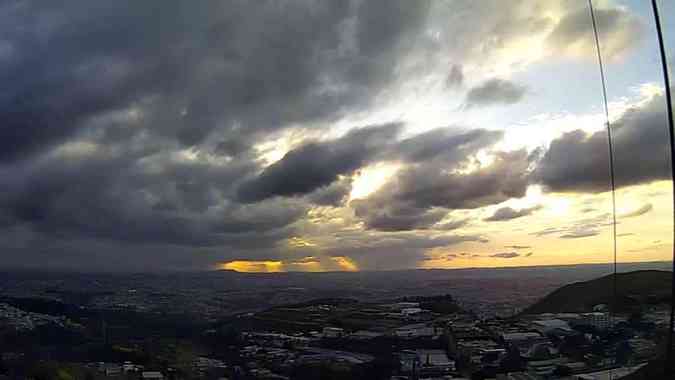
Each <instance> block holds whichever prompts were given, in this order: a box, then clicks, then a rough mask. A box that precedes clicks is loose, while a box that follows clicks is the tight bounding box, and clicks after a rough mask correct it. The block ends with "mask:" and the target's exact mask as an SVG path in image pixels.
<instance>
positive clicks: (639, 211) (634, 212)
mask: <svg viewBox="0 0 675 380" xmlns="http://www.w3.org/2000/svg"><path fill="white" fill-rule="evenodd" d="M653 208H654V206H652V204H651V203H646V204H644V205H642V206H640V207H639V208H638V209H636V210H632V211H629V212H626V213H623V214H620V215H619V217H620V218H634V217H636V216H640V215H644V214H646V213H648V212H650V211H652V209H653Z"/></svg>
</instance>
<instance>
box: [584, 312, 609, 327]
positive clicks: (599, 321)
mask: <svg viewBox="0 0 675 380" xmlns="http://www.w3.org/2000/svg"><path fill="white" fill-rule="evenodd" d="M581 319H582V323H584V324H587V325H591V326H593V327H595V328H597V329H600V330H605V329H608V328H609V327H611V326H610V325H611V322H610V319H609V313H601V312H593V313H584V314H581Z"/></svg>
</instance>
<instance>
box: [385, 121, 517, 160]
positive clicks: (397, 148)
mask: <svg viewBox="0 0 675 380" xmlns="http://www.w3.org/2000/svg"><path fill="white" fill-rule="evenodd" d="M503 135H504V133H503V132H501V131H488V130H485V129H474V130H471V131H463V132H458V131H457V130H453V129H450V128H436V129H433V130H431V131H429V132H425V133H421V134H418V135H416V136H413V137H410V138H407V139H404V140H402V141H401V142H400V143H398V144H396V145H392V151H391V152H389V157H390V158H393V159H400V160H403V161H406V162H413V163H414V162H426V161H431V160H436V161H443V162H444V164H445V165H448V166H454V165H457V164H458V163H460V162H461V161H464V160H466V159H467V157H468V156H470V155H472V154H475V153H476V152H477V151H478V150H480V149H482V148H485V147H489V146H491V145H494V144H495V143H496V142H498V141H499V140H501V139H502V137H503Z"/></svg>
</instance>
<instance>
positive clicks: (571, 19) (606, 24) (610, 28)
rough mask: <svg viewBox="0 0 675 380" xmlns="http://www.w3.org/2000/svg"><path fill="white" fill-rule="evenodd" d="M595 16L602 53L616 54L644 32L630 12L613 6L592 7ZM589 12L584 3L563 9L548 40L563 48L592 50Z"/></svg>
mask: <svg viewBox="0 0 675 380" xmlns="http://www.w3.org/2000/svg"><path fill="white" fill-rule="evenodd" d="M595 17H596V20H597V25H598V32H599V33H600V35H601V36H602V50H603V55H604V56H605V57H606V58H607V57H608V58H610V59H611V58H616V57H617V56H619V55H621V54H622V53H624V52H625V51H626V50H628V49H630V48H632V47H634V46H636V45H637V43H638V42H639V41H640V39H641V38H642V37H643V36H644V25H643V24H642V22H641V21H640V20H639V18H638V17H636V16H635V15H633V14H631V13H630V12H628V11H626V10H624V9H622V8H619V7H616V8H602V7H596V9H595ZM591 28H592V26H591V22H590V13H589V10H588V9H587V8H586V7H581V8H579V9H577V10H574V11H572V12H569V13H567V14H566V15H565V16H564V17H563V18H562V19H561V20H560V22H559V23H558V24H557V25H556V27H555V29H554V30H553V31H552V32H551V34H550V35H549V36H548V41H547V42H548V44H549V45H551V46H552V47H555V48H558V49H561V50H566V49H571V48H576V49H581V50H582V51H583V52H584V53H585V54H587V55H588V56H591V55H592V54H594V53H595V44H594V41H593V39H592V38H591V37H590V36H592V33H593V31H592V30H591Z"/></svg>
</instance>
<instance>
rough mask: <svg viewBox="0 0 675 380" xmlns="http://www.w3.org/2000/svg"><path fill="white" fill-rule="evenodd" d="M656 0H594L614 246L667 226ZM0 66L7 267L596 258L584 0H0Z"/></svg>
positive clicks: (603, 212)
mask: <svg viewBox="0 0 675 380" xmlns="http://www.w3.org/2000/svg"><path fill="white" fill-rule="evenodd" d="M648 3H649V2H646V1H637V0H635V1H621V0H616V1H600V0H596V1H594V5H595V12H596V17H597V22H598V29H599V38H600V45H601V55H602V59H603V61H604V62H605V65H606V66H605V69H606V70H605V73H606V77H607V95H608V100H609V107H608V108H609V118H610V126H611V129H612V139H613V146H614V153H615V161H614V165H615V174H616V187H617V191H616V207H617V213H616V217H617V224H616V232H617V239H618V240H617V259H618V261H622V262H637V261H657V260H669V259H670V258H671V256H670V255H671V252H672V243H673V241H672V229H673V224H672V223H673V220H672V214H673V206H672V184H671V176H670V164H669V162H670V148H669V146H668V144H667V141H668V134H667V129H666V128H667V127H666V113H665V109H666V108H665V100H664V88H665V87H664V84H663V80H662V74H661V68H660V60H659V59H660V58H659V55H658V45H657V40H656V35H655V26H654V22H653V16H652V14H651V8H650V5H649V4H648ZM662 7H663V10H662V14H663V15H664V20H663V21H664V23H665V25H664V28H665V32H666V46H667V47H668V51H669V53H668V54H669V58H671V60H673V51H675V19H672V17H669V16H668V15H672V14H675V9H674V7H673V4H672V3H670V4H668V2H666V1H664V2H662ZM0 83H2V87H0V252H2V254H1V255H0V267H4V268H38V269H54V270H57V269H68V270H85V271H146V270H148V271H155V270H157V271H161V270H205V269H231V270H237V271H252V272H260V271H263V272H278V271H357V270H390V269H407V268H461V267H499V266H529V265H552V264H575V263H605V262H610V261H611V260H612V259H613V249H612V225H613V223H612V202H611V192H610V191H609V190H610V176H609V163H610V162H609V158H608V157H609V155H608V140H607V132H606V124H605V114H604V108H603V101H602V87H601V82H600V72H599V68H598V65H597V52H596V46H595V44H594V39H593V34H592V28H591V23H590V14H589V10H588V8H587V2H586V1H585V0H576V1H573V0H569V1H565V0H560V1H558V0H556V1H553V0H550V1H549V0H545V1H539V0H537V1H535V0H514V1H496V0H494V1H491V0H481V1H475V0H455V1H451V0H447V1H441V0H434V1H405V0H386V1H385V0H367V1H365V0H350V1H319V0H297V1H290V0H289V1H254V2H253V1H208V2H206V1H204V2H185V1H171V0H161V1H160V0H153V1H143V2H138V1H132V0H118V1H114V2H92V1H87V0H72V1H66V2H64V3H61V2H59V4H58V5H57V4H55V3H53V2H45V1H29V0H9V1H3V2H2V3H0Z"/></svg>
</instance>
